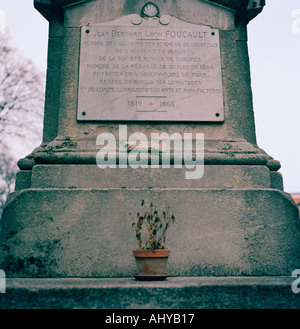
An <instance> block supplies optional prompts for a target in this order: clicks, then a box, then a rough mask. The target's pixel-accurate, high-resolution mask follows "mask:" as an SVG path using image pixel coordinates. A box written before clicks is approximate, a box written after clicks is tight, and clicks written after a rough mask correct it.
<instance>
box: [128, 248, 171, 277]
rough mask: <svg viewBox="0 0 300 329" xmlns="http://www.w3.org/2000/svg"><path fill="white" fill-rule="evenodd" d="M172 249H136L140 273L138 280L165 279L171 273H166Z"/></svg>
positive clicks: (137, 275)
mask: <svg viewBox="0 0 300 329" xmlns="http://www.w3.org/2000/svg"><path fill="white" fill-rule="evenodd" d="M169 255H170V249H154V250H152V249H134V250H133V256H134V257H135V260H136V266H137V270H138V273H137V274H134V277H135V278H136V279H137V280H164V279H165V278H166V277H168V276H169V274H167V273H165V271H166V267H167V262H168V257H169Z"/></svg>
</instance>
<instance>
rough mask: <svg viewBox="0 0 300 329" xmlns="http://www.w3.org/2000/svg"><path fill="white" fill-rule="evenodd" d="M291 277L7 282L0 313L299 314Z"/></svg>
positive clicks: (299, 301) (298, 296)
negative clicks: (218, 311) (212, 311)
mask: <svg viewBox="0 0 300 329" xmlns="http://www.w3.org/2000/svg"><path fill="white" fill-rule="evenodd" d="M295 280H296V278H292V277H274V276H269V277H169V278H167V279H166V280H165V281H136V280H135V279H134V278H63V279H60V278H55V279H54V278H42V279H33V278H28V279H27V278H15V279H8V278H7V279H6V292H5V293H2V294H0V309H119V310H121V309H123V310H126V309H127V310H128V309H173V310H174V309H300V294H297V293H295V292H293V291H292V284H293V282H294V284H293V286H294V287H299V286H300V284H298V283H297V282H295Z"/></svg>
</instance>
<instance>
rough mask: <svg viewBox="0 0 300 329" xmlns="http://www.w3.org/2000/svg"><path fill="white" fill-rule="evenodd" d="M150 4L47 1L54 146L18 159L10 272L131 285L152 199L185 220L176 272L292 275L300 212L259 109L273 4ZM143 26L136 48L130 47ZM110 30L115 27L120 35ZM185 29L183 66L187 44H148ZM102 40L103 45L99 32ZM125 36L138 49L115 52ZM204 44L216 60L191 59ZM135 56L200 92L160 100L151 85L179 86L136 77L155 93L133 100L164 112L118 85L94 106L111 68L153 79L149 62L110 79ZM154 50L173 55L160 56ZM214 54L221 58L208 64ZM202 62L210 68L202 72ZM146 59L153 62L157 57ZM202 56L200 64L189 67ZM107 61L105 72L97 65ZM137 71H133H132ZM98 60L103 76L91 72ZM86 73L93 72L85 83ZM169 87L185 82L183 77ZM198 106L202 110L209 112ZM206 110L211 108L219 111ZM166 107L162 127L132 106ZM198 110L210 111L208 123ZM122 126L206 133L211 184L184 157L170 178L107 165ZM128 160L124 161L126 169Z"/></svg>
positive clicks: (48, 120) (10, 206)
mask: <svg viewBox="0 0 300 329" xmlns="http://www.w3.org/2000/svg"><path fill="white" fill-rule="evenodd" d="M145 3H146V2H145V1H131V0H126V1H123V0H119V1H108V0H97V1H41V0H36V1H35V6H36V8H37V9H38V10H39V11H40V12H41V13H42V14H43V15H44V16H45V18H46V19H47V20H49V26H50V28H49V55H48V71H47V86H46V105H45V120H44V137H43V143H42V145H40V146H39V147H37V148H36V149H35V150H34V151H33V152H32V153H31V154H30V155H28V156H27V157H26V158H24V159H21V160H20V161H19V163H18V165H19V167H20V169H21V170H20V172H19V173H18V176H17V182H16V191H15V192H14V193H12V194H11V195H10V197H9V199H8V201H7V204H6V206H5V209H4V213H3V219H2V230H1V237H0V238H1V242H0V243H1V247H0V268H1V269H3V270H5V272H6V274H7V276H8V277H15V278H16V277H18V276H22V277H27V278H32V277H50V278H53V277H95V276H99V277H126V276H129V275H131V274H132V273H133V272H134V259H133V257H132V253H131V250H132V249H134V248H135V247H136V241H135V236H134V232H133V230H132V228H131V221H130V217H129V215H128V214H129V213H130V212H132V213H136V211H138V210H139V209H138V207H139V205H140V202H141V200H146V202H151V201H155V202H157V203H158V204H163V201H164V200H166V201H167V202H168V203H169V204H170V206H171V207H172V211H173V212H174V214H175V216H176V222H175V223H174V225H173V226H172V227H171V228H170V231H169V235H168V241H167V243H168V247H169V248H171V257H170V262H169V272H170V273H172V275H177V276H231V275H233V276H245V275H246V276H253V275H258V276H261V275H265V276H267V275H276V276H277V275H287V274H289V273H291V272H292V271H293V270H294V269H296V268H299V267H300V260H299V257H298V250H299V247H300V230H299V229H300V227H299V213H298V209H297V207H296V205H295V203H294V202H293V201H292V199H291V197H290V195H288V194H287V193H284V192H283V181H282V177H281V175H280V173H279V172H278V170H279V169H280V163H279V162H278V161H276V160H274V159H273V158H272V157H271V156H270V155H268V154H266V152H264V151H263V150H262V149H260V148H259V147H258V146H257V144H256V136H255V127H254V115H253V109H252V93H251V86H250V69H249V58H248V49H247V23H248V22H249V20H251V19H252V18H254V17H255V16H256V15H257V14H258V13H259V12H260V11H261V10H262V7H263V5H264V4H263V1H246V0H245V1H225V0H219V1H192V0H189V1H162V0H157V1H154V4H155V6H156V7H157V9H158V11H157V13H155V14H154V16H153V17H152V16H145V14H143V11H142V9H143V8H144V5H145ZM149 15H150V14H149ZM168 24H169V25H168ZM132 26H134V29H133V30H132V31H133V32H132V33H133V35H135V39H133V41H130V40H131V39H130V38H129V37H128V35H129V34H130V33H131V27H132ZM139 26H140V30H139ZM168 26H169V28H168ZM116 27H118V29H117V28H116ZM112 28H113V29H114V31H115V32H111V34H109V33H110V32H109V31H110V29H112ZM160 28H161V30H160ZM122 29H123V30H122ZM181 30H182V31H185V34H183V33H182V34H181V36H180V37H176V39H175V40H174V43H176V42H177V43H178V44H179V43H180V45H178V46H177V48H178V51H179V50H180V51H181V52H183V53H182V54H181V56H184V55H186V57H180V58H177V57H174V56H179V54H175V53H174V51H176V49H177V48H176V45H174V44H173V43H172V45H171V42H170V40H169V39H168V41H166V40H157V39H155V40H152V41H151V42H154V43H153V47H152V46H151V45H150V46H149V45H147V47H144V48H143V46H142V45H143V42H146V41H147V42H149V39H147V40H144V38H145V37H146V36H149V35H150V37H151V36H152V37H153V36H154V37H157V36H158V37H163V36H166V35H168V36H170V35H171V36H172V35H175V34H176V33H175V32H176V31H179V32H180V31H181ZM87 31H88V32H87ZM92 32H93V33H94V35H96V36H95V38H96V39H95V38H92V39H90V38H89V37H87V34H89V33H92ZM122 32H124V42H126V46H125V45H121V42H122V40H121V39H122V38H121V39H120V38H119V39H118V43H119V46H120V47H112V44H111V43H109V42H112V41H111V38H112V37H113V35H114V33H122ZM125 32H126V33H125ZM83 33H85V35H84V37H83ZM139 33H140V34H139ZM151 33H152V34H151ZM160 33H161V34H160ZM174 33H175V34H174ZM206 33H210V37H209V38H208V39H209V42H203V41H201V42H200V41H199V40H198V39H201V40H202V39H205V36H206ZM125 36H126V38H125ZM136 36H138V37H139V38H140V39H139V40H137V39H136ZM104 37H106V39H103V38H104ZM119 37H120V35H119ZM185 37H187V38H192V40H189V41H187V42H186V44H185V43H184V41H183V38H185ZM195 37H196V38H197V42H195V40H193V38H195ZM147 38H148V37H147ZM104 40H105V44H104V43H103V42H104ZM212 40H216V42H213V41H212ZM91 42H97V45H96V44H93V47H104V48H100V50H101V51H99V54H100V55H99V56H98V57H95V49H97V48H95V49H94V48H93V47H92V48H89V49H88V50H87V49H85V48H84V47H85V45H87V43H91ZM106 42H108V43H109V44H107V45H106ZM129 42H132V45H131V44H130V45H129ZM184 44H185V45H184ZM201 44H202V46H203V47H204V46H205V47H207V48H209V47H215V49H214V51H212V50H209V49H208V50H207V51H208V54H207V53H206V52H204V51H203V50H201V51H199V52H198V51H195V52H193V51H192V50H191V49H192V47H196V45H198V46H199V47H200V45H201ZM138 45H139V46H138ZM131 46H132V47H133V48H131ZM138 47H140V48H138ZM131 49H134V50H135V51H137V50H140V51H146V52H148V53H150V55H148V57H149V56H150V57H149V58H150V59H152V60H153V62H154V64H153V65H154V66H153V72H154V73H155V74H156V76H159V75H158V74H159V71H160V70H159V68H160V67H157V66H155V65H156V64H155V62H156V61H158V60H161V62H163V64H161V65H168V70H165V72H166V73H168V74H171V73H174V74H177V73H178V81H179V82H180V83H186V84H189V83H193V84H194V85H198V87H197V88H196V87H193V88H191V91H187V90H184V88H182V89H181V90H180V92H179V91H178V92H177V90H175V91H174V90H171V89H170V90H163V89H162V88H161V87H157V86H156V89H155V90H154V91H155V92H157V93H158V92H159V94H154V91H152V90H150V91H149V89H147V85H151V84H154V83H155V84H168V79H164V80H163V79H156V80H153V79H152V78H149V79H148V80H147V79H146V80H145V79H144V80H142V81H144V82H135V80H134V79H133V78H132V79H131V78H130V79H129V78H128V79H127V80H128V81H129V82H128V84H129V85H130V84H132V86H133V87H136V88H137V86H138V84H139V83H142V84H144V86H143V88H144V89H143V92H145V93H146V94H141V93H140V92H141V91H138V92H136V91H128V90H127V91H128V92H130V96H132V97H133V96H134V97H136V98H143V99H145V98H147V97H151V98H152V101H153V102H152V101H151V102H152V104H151V103H150V101H149V103H147V104H146V106H145V107H143V104H144V103H143V102H144V100H143V101H140V100H135V101H133V103H131V101H130V100H129V99H128V98H127V96H128V95H127V94H126V93H123V92H120V93H119V91H118V90H115V89H110V90H111V91H112V95H113V97H111V99H110V98H109V96H108V95H106V94H105V97H103V98H101V97H99V95H98V96H97V97H96V96H95V95H93V96H91V98H90V104H87V107H86V109H87V110H84V106H85V104H86V103H88V102H89V97H87V95H88V93H87V90H85V89H84V88H93V87H91V86H90V85H89V86H88V84H89V83H90V81H92V83H93V84H96V83H98V82H95V81H98V80H94V77H93V79H89V78H91V74H94V75H99V76H100V74H101V73H102V72H104V73H105V72H106V74H110V75H111V72H113V73H120V74H121V75H122V74H123V75H124V76H128V77H130V73H131V72H133V73H141V72H142V73H143V72H145V74H146V73H147V74H148V75H149V76H150V73H151V68H149V67H150V66H149V67H148V66H144V68H143V70H145V71H143V70H142V71H141V70H140V68H139V69H138V70H136V71H135V67H134V63H133V61H132V59H130V60H129V59H128V60H126V59H124V62H122V61H121V62H122V63H121V62H119V63H116V64H115V65H118V66H114V69H115V70H114V71H113V70H112V71H110V69H112V67H113V66H110V65H113V58H114V57H116V58H118V57H117V53H118V51H121V52H122V51H124V52H126V51H127V53H128V51H129V52H130V51H131ZM155 51H157V52H159V51H161V52H162V53H163V55H162V56H161V57H157V55H154V53H155ZM168 51H170V52H168ZM172 52H173V53H172ZM166 54H169V55H166ZM187 55H188V56H187ZM209 55H213V56H215V57H214V59H213V60H210V59H208V58H209V57H210V56H209ZM155 56H156V57H155ZM172 56H173V57H172ZM201 56H202V57H203V63H202V64H201V65H200V64H195V63H196V62H197V60H198V61H199V60H201V58H200V57H201ZM100 57H101V58H100ZM104 57H105V59H104ZM125 57H126V56H125ZM90 60H91V61H94V62H89V61H90ZM136 60H137V62H138V64H140V65H144V64H145V63H144V62H145V59H136ZM192 60H193V61H194V62H195V63H194V64H193V66H192V64H190V63H189V61H192ZM100 61H103V65H104V68H105V70H104V71H101V70H102V69H100V68H99V67H100V66H99V65H102V64H101V63H100ZM180 61H182V65H181V64H180ZM172 62H175V63H176V65H175V66H176V67H177V69H176V71H174V72H173V71H172V72H171V69H170V65H173V64H171V63H172ZM99 63H100V64H99ZM123 64H124V66H123ZM128 64H130V65H133V67H132V66H131V67H129V68H128ZM93 65H94V66H95V67H96V66H97V67H98V68H99V69H98V68H97V70H95V71H91V67H93V68H94V66H93ZM126 65H127V67H126ZM199 65H200V66H199ZM142 67H143V66H142ZM85 69H86V70H88V69H89V71H88V74H87V76H85V75H84V74H85V72H84V71H85ZM161 71H162V72H163V71H164V69H163V68H161ZM203 71H204V72H203ZM213 72H214V73H218V77H214V73H213ZM192 73H194V75H192ZM184 77H185V78H186V79H185V78H184ZM213 77H214V79H213ZM123 78H124V77H122V78H120V79H116V78H110V79H107V80H105V82H104V80H103V79H100V80H99V85H97V86H95V88H96V89H97V88H99V92H102V91H101V90H100V89H101V88H104V87H103V86H105V85H106V86H107V87H108V88H115V87H114V85H118V84H119V85H122V86H123V85H124V84H125V80H124V79H123ZM183 78H184V79H183ZM214 80H217V82H216V85H214ZM140 81H141V80H140ZM170 81H172V83H173V84H175V83H176V79H174V76H172V80H170ZM205 83H209V88H206V89H205ZM85 84H86V85H87V86H86V87H85ZM199 86H200V87H199ZM123 87H124V86H123ZM105 88H106V87H105ZM124 88H125V87H124ZM126 88H127V87H126ZM96 89H95V90H96ZM88 90H90V89H88ZM207 90H214V92H215V93H216V99H214V97H206V96H205V97H204V96H203V97H199V98H198V97H188V93H189V92H191V93H192V94H195V95H197V93H204V92H207ZM91 92H92V91H91ZM175 93H176V97H175V98H174V100H171V98H170V97H171V96H172V95H173V96H174V94H175ZM118 96H120V97H124V102H123V103H124V104H123V103H122V100H121V101H120V100H119V99H118V100H116V98H117V97H118ZM153 98H160V99H163V100H159V101H157V99H156V100H153ZM184 98H186V102H185V101H183V100H184ZM122 99H123V98H122ZM102 100H103V102H102ZM110 102H111V103H112V104H110ZM172 102H173V103H172ZM175 102H178V104H177V105H176V103H175ZM197 102H200V103H201V104H199V106H198V105H197ZM206 102H207V104H206ZM203 103H205V104H206V106H207V107H209V108H208V109H207V113H206V112H205V104H203ZM157 104H160V105H159V106H161V107H164V111H161V112H163V113H164V116H163V117H160V118H161V120H159V115H160V114H159V113H156V112H155V111H157V108H155V111H153V110H151V111H152V112H155V115H154V114H153V113H152V114H151V113H146V116H145V117H144V118H146V119H143V117H142V115H141V114H139V115H137V113H135V112H134V111H131V112H130V113H129V111H128V109H127V107H128V106H137V105H139V106H141V109H140V112H142V111H143V110H147V111H148V112H151V111H149V109H151V106H156V107H157V106H158V105H157ZM200 105H201V106H200ZM168 107H170V109H167V108H168ZM172 107H174V109H176V113H175V114H174V113H172V115H170V120H168V112H167V111H168V110H171V108H172ZM187 107H189V108H187ZM190 107H191V108H190ZM216 108H218V111H217V110H216ZM108 109H111V110H112V111H114V115H113V116H110V115H111V113H107V112H105V111H107V110H108ZM126 111H128V112H126ZM193 111H195V119H194V117H193V113H194V112H193ZM197 111H204V113H202V114H201V115H199V116H198V114H199V113H198V112H197ZM165 113H167V114H165ZM185 113H187V114H188V115H187V117H185V115H184V114H185ZM104 114H105V115H104ZM118 114H120V119H118ZM121 114H122V115H121ZM127 114H128V116H127ZM89 115H91V116H90V117H89ZM143 115H144V114H143ZM120 125H126V127H127V134H128V136H131V135H132V134H134V133H137V132H139V133H143V134H144V136H146V138H149V139H150V136H151V134H153V133H167V134H169V135H172V134H173V133H176V134H180V136H183V135H184V134H192V135H193V136H195V135H196V134H204V138H205V141H204V164H205V168H204V176H203V177H202V178H201V179H192V180H188V179H186V176H185V173H186V171H187V169H186V168H175V167H174V166H173V164H174V161H175V160H174V159H175V156H174V154H175V151H174V149H172V148H171V153H172V152H173V153H172V154H171V160H172V161H173V163H172V166H171V168H169V169H167V168H162V167H159V166H158V168H147V169H146V168H144V169H143V168H138V169H133V168H131V167H130V166H128V167H127V168H120V167H119V168H118V167H117V168H106V169H100V168H98V167H97V165H96V156H97V153H98V152H99V149H100V147H99V145H97V142H96V141H97V137H98V136H99V134H101V133H108V134H112V135H114V136H116V143H117V144H116V145H117V148H118V149H119V148H120V147H121V146H120V145H121V143H120V137H119V135H118V134H119V129H120ZM193 138H194V137H193ZM123 146H124V145H123ZM133 147H134V146H132V145H126V147H125V153H126V154H127V153H130V152H131V151H132V148H133ZM123 151H124V149H123ZM148 151H150V148H149V149H146V152H148ZM194 151H195V149H194ZM116 157H117V156H116ZM119 162H120V158H118V157H117V159H116V163H117V164H119ZM160 164H162V163H161V162H160ZM149 165H150V162H149Z"/></svg>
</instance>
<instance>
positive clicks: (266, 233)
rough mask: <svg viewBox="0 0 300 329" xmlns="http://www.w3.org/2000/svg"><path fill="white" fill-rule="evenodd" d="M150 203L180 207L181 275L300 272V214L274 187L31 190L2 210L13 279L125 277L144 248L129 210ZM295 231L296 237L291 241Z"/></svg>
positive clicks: (176, 230)
mask: <svg viewBox="0 0 300 329" xmlns="http://www.w3.org/2000/svg"><path fill="white" fill-rule="evenodd" d="M142 199H144V200H146V201H147V202H149V201H155V202H157V203H158V204H161V205H162V204H163V201H164V200H166V201H167V202H168V203H169V204H170V205H171V207H172V211H173V213H174V214H175V216H176V221H175V223H173V225H172V226H171V227H170V229H169V232H168V237H167V238H168V240H167V247H169V248H170V249H171V255H170V258H169V263H168V271H169V273H171V274H172V275H176V276H206V275H207V276H227V275H286V274H287V273H291V272H292V271H293V270H294V269H296V268H300V260H299V252H298V251H299V247H300V236H299V229H300V225H299V213H298V209H297V207H296V205H295V204H294V203H292V201H291V200H290V199H289V198H288V197H287V196H286V195H285V194H284V193H282V192H279V191H277V190H272V189H181V190H180V189H150V190H149V189H139V190H137V189H116V188H112V189H87V188H85V189H30V190H23V191H21V192H19V193H16V194H15V195H12V196H11V198H10V200H9V202H8V204H7V206H6V208H5V209H4V217H3V226H2V231H1V241H2V246H1V251H0V259H1V261H0V268H2V269H3V270H5V272H6V273H7V276H8V277H68V276H72V277H74V276H75V277H94V276H100V277H124V276H129V275H131V274H133V273H134V272H135V262H134V259H133V257H132V249H134V248H135V247H136V246H137V242H136V241H135V236H134V232H133V229H132V227H131V219H130V216H129V215H128V214H129V213H130V212H132V213H133V214H135V213H136V211H138V210H139V204H140V202H141V200H142ZM287 237H288V238H287Z"/></svg>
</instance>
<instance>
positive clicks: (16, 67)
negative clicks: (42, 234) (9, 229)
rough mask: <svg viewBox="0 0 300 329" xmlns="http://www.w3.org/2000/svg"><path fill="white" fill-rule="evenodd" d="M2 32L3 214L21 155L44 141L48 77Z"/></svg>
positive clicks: (0, 193)
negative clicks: (43, 126)
mask: <svg viewBox="0 0 300 329" xmlns="http://www.w3.org/2000/svg"><path fill="white" fill-rule="evenodd" d="M9 40H10V37H9V35H8V34H7V33H5V34H4V33H2V34H1V33H0V216H1V213H2V208H3V205H4V203H5V199H6V196H7V194H8V193H10V192H11V191H12V190H13V188H14V181H15V174H16V172H17V166H16V162H17V160H18V156H25V155H26V154H24V152H25V151H26V150H28V149H29V148H30V149H33V148H34V147H36V146H37V144H39V143H40V142H41V137H42V120H43V108H44V94H45V91H44V83H45V77H44V74H43V73H42V72H40V71H39V70H38V69H37V68H36V67H35V65H34V64H33V63H32V62H31V61H30V60H28V59H26V58H24V57H23V56H22V54H21V52H20V51H19V50H17V49H15V48H13V47H11V46H10V42H9Z"/></svg>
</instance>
